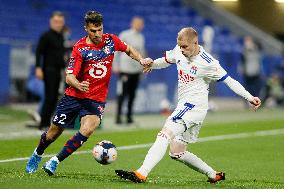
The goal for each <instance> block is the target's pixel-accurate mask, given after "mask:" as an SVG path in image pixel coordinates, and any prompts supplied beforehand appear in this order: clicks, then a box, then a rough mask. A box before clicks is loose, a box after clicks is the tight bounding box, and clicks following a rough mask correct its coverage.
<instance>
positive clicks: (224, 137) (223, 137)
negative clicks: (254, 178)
mask: <svg viewBox="0 0 284 189" xmlns="http://www.w3.org/2000/svg"><path fill="white" fill-rule="evenodd" d="M282 134H284V129H274V130H265V131H256V132H248V133H238V134H229V135H218V136H210V137H203V138H199V140H198V141H197V142H208V141H219V140H228V139H241V138H249V137H258V136H272V135H282ZM152 144H153V143H148V144H136V145H129V146H119V147H117V150H133V149H139V148H147V147H150V146H151V145H152ZM87 153H91V150H86V151H78V152H74V153H73V154H87ZM55 155H56V154H49V155H43V156H42V157H44V158H47V157H53V156H55ZM28 159H29V157H22V158H12V159H4V160H0V163H7V162H14V161H24V160H28Z"/></svg>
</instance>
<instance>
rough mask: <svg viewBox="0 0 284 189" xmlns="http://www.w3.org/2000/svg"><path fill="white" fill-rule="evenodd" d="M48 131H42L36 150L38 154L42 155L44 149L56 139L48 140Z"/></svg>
mask: <svg viewBox="0 0 284 189" xmlns="http://www.w3.org/2000/svg"><path fill="white" fill-rule="evenodd" d="M46 133H47V131H45V132H44V133H42V135H41V138H40V141H39V144H38V146H37V148H36V152H37V154H38V155H42V154H43V153H44V150H45V149H46V148H47V147H48V146H49V145H50V144H51V143H52V142H53V141H54V140H47V139H46Z"/></svg>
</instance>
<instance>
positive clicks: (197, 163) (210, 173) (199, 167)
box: [177, 151, 216, 179]
mask: <svg viewBox="0 0 284 189" xmlns="http://www.w3.org/2000/svg"><path fill="white" fill-rule="evenodd" d="M177 160H178V161H181V162H183V163H184V164H186V165H187V166H189V167H190V168H192V169H193V170H195V171H198V172H200V173H202V174H205V175H206V176H207V177H209V178H212V179H214V178H215V177H216V171H214V170H213V169H212V168H211V167H210V166H209V165H207V164H206V163H205V162H204V161H202V160H201V159H200V158H199V157H197V156H196V155H194V154H193V153H190V152H188V151H185V152H184V153H182V154H180V156H179V158H178V159H177Z"/></svg>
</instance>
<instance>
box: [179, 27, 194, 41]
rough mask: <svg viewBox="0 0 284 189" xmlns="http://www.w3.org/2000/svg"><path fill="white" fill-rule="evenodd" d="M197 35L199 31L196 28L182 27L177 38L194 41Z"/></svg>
mask: <svg viewBox="0 0 284 189" xmlns="http://www.w3.org/2000/svg"><path fill="white" fill-rule="evenodd" d="M196 37H198V33H197V31H195V29H193V28H192V27H186V28H182V29H181V30H180V31H179V32H178V37H177V39H178V40H189V41H192V40H193V39H194V38H196Z"/></svg>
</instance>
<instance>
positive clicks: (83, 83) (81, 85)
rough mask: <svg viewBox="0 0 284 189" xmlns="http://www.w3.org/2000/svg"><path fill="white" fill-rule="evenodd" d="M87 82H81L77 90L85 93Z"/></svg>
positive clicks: (87, 87)
mask: <svg viewBox="0 0 284 189" xmlns="http://www.w3.org/2000/svg"><path fill="white" fill-rule="evenodd" d="M89 85H90V83H89V81H82V82H80V83H79V84H78V89H79V90H80V91H82V92H87V91H88V90H89Z"/></svg>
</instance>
